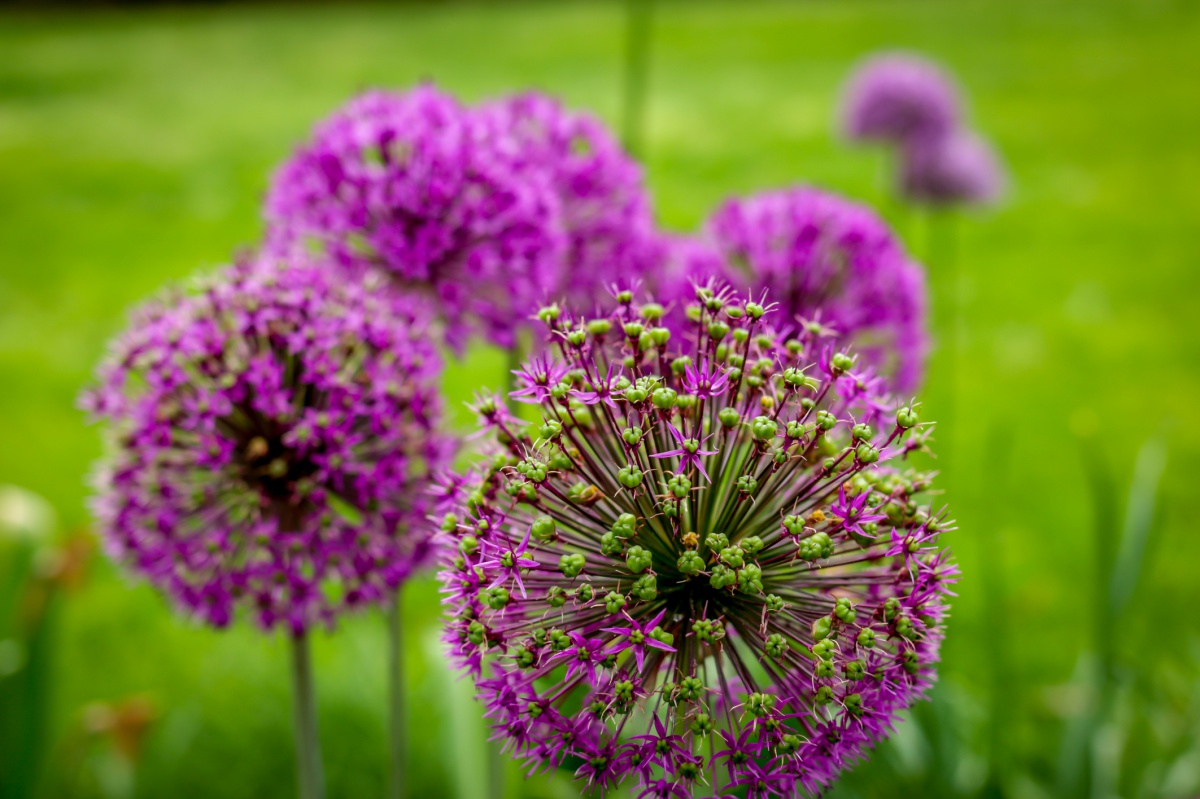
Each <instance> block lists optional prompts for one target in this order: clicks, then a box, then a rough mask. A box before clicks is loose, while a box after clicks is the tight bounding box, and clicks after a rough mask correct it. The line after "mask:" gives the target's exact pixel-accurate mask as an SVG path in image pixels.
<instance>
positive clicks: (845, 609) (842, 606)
mask: <svg viewBox="0 0 1200 799" xmlns="http://www.w3.org/2000/svg"><path fill="white" fill-rule="evenodd" d="M833 615H835V616H837V617H838V618H839V619H841V620H842V621H843V622H845V623H846V624H853V623H854V620H855V619H856V618H858V613H857V612H856V611H855V610H854V605H853V603H851V602H850V600H849V599H846V598H845V597H839V598H838V600H837V602H836V603H835V604H834V606H833Z"/></svg>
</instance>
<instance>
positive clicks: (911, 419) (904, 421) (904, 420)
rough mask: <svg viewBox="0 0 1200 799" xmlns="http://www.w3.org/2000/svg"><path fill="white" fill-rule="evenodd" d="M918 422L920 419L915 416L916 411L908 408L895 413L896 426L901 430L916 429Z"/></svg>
mask: <svg viewBox="0 0 1200 799" xmlns="http://www.w3.org/2000/svg"><path fill="white" fill-rule="evenodd" d="M920 420H921V417H920V416H919V415H918V414H917V412H916V410H915V409H913V408H910V407H908V406H905V407H903V408H901V409H900V410H898V411H896V426H897V427H899V428H900V429H901V430H908V429H910V428H913V427H916V425H917V422H919V421H920Z"/></svg>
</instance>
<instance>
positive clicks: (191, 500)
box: [81, 259, 452, 634]
mask: <svg viewBox="0 0 1200 799" xmlns="http://www.w3.org/2000/svg"><path fill="white" fill-rule="evenodd" d="M385 282H386V278H385V277H384V276H383V275H381V274H380V273H378V272H365V273H364V274H363V275H362V279H361V280H358V281H347V280H344V279H341V278H340V276H339V275H338V274H337V272H336V270H332V269H330V268H328V266H326V265H316V264H311V263H294V262H293V263H284V262H274V261H270V260H267V259H263V260H262V261H261V262H251V261H247V262H244V263H238V264H235V265H234V266H230V267H227V268H225V269H223V270H222V271H220V272H218V273H216V274H214V275H212V276H210V277H207V278H205V279H203V280H201V281H200V282H199V283H198V285H196V286H195V287H193V288H189V289H187V290H178V289H176V290H172V291H170V292H168V293H167V294H165V295H164V296H163V297H161V298H159V299H158V300H156V301H153V302H150V303H148V304H147V305H145V306H143V307H142V308H140V309H139V310H138V311H137V312H136V314H135V315H134V317H133V321H132V324H131V326H130V328H129V329H128V330H127V331H126V332H125V333H123V334H122V335H121V336H120V337H119V338H117V339H116V340H115V342H114V343H113V345H112V347H111V352H110V355H109V358H108V359H107V360H106V361H105V363H104V364H103V365H102V367H101V368H100V370H99V374H98V381H97V384H96V386H95V387H93V388H91V389H89V390H87V391H86V392H85V393H84V395H83V397H82V400H81V401H82V405H83V407H84V408H85V409H86V410H88V411H89V412H90V413H91V414H92V416H93V417H94V418H96V419H98V420H100V421H103V422H106V423H107V424H108V426H109V432H110V433H111V452H110V454H109V455H108V457H107V459H106V460H105V461H103V462H102V464H101V466H100V469H99V471H98V496H97V497H96V498H95V500H94V509H95V512H96V515H97V518H98V520H99V527H100V533H101V535H102V537H103V538H104V540H105V542H106V544H107V547H108V549H109V551H110V552H111V553H112V554H113V556H114V557H115V558H117V559H118V560H120V561H122V562H123V563H125V564H126V565H128V566H129V567H130V568H131V569H132V571H134V572H135V573H137V574H139V575H141V576H142V577H144V578H146V579H147V580H149V581H150V582H151V583H152V584H154V585H155V586H157V587H158V588H160V589H162V590H163V591H164V592H166V593H167V594H168V595H169V596H170V597H172V599H173V600H174V601H175V602H177V603H178V604H179V605H180V606H182V607H183V608H185V609H187V610H188V611H190V612H192V613H194V614H195V615H196V616H198V617H199V618H201V619H202V620H203V621H205V622H206V623H208V624H211V625H213V626H216V627H223V626H225V625H227V624H228V623H229V622H230V621H231V620H232V618H233V616H234V614H235V610H236V609H237V608H238V607H239V606H241V607H244V608H246V609H248V610H251V611H252V612H253V613H254V614H255V615H256V617H257V620H258V622H259V623H260V624H261V625H262V626H263V627H265V628H272V627H275V626H277V625H286V626H287V627H288V628H290V629H291V630H292V631H293V632H294V633H296V634H299V633H300V632H302V631H304V630H306V629H308V628H310V627H311V626H313V625H316V624H318V623H332V621H333V619H334V617H335V615H336V614H337V613H338V612H340V611H341V610H343V609H347V608H351V607H354V606H358V605H362V604H364V603H369V602H374V601H379V600H382V599H384V598H385V597H386V596H387V595H388V594H389V592H390V591H391V589H394V588H395V587H396V586H397V585H399V584H400V583H401V581H403V580H404V579H405V578H406V577H407V576H408V574H409V572H410V571H411V570H412V569H413V568H414V567H415V566H417V565H419V564H421V563H422V562H423V561H424V560H425V559H427V557H428V556H429V554H430V550H431V544H430V531H429V530H428V527H429V525H428V522H427V521H426V517H427V515H428V514H429V513H430V512H431V510H432V509H431V507H429V506H430V504H431V499H432V496H431V494H430V486H431V485H432V483H433V474H434V473H435V472H436V471H438V470H441V469H443V468H445V467H446V465H447V464H448V460H449V457H450V455H451V450H452V446H451V443H450V441H449V440H448V439H447V438H445V437H444V436H441V435H439V434H438V433H437V432H436V427H437V424H438V421H439V419H440V417H441V412H442V408H441V399H440V397H439V394H438V390H437V379H438V377H439V374H440V371H441V364H440V362H439V360H438V355H437V352H436V350H435V349H434V346H433V344H432V343H431V340H430V335H429V330H428V321H427V318H426V315H425V314H424V313H422V312H421V310H420V307H419V304H418V303H417V302H416V301H414V300H412V299H404V298H401V297H400V296H399V295H398V294H396V293H394V292H390V291H385V290H383V288H384V286H385Z"/></svg>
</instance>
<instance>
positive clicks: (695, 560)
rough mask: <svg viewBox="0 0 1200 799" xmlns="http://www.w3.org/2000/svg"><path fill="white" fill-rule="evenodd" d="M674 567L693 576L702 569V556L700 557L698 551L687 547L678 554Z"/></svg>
mask: <svg viewBox="0 0 1200 799" xmlns="http://www.w3.org/2000/svg"><path fill="white" fill-rule="evenodd" d="M675 568H677V569H679V571H680V572H681V573H683V574H685V575H687V576H688V577H695V576H696V575H697V574H699V573H700V572H702V571H704V558H702V557H700V553H698V552H696V550H694V549H689V550H687V551H686V552H684V553H683V554H682V555H680V556H679V560H677V561H676V562H675Z"/></svg>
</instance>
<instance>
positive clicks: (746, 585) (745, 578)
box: [737, 563, 763, 594]
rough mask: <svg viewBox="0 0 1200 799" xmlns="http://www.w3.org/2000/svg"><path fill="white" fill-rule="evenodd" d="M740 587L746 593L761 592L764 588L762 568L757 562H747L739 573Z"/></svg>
mask: <svg viewBox="0 0 1200 799" xmlns="http://www.w3.org/2000/svg"><path fill="white" fill-rule="evenodd" d="M737 580H738V587H739V588H741V589H742V592H743V593H746V594H761V593H762V590H763V583H762V569H761V568H759V566H758V564H757V563H747V564H746V565H745V566H743V567H742V568H741V570H740V571H739V572H738V575H737Z"/></svg>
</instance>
